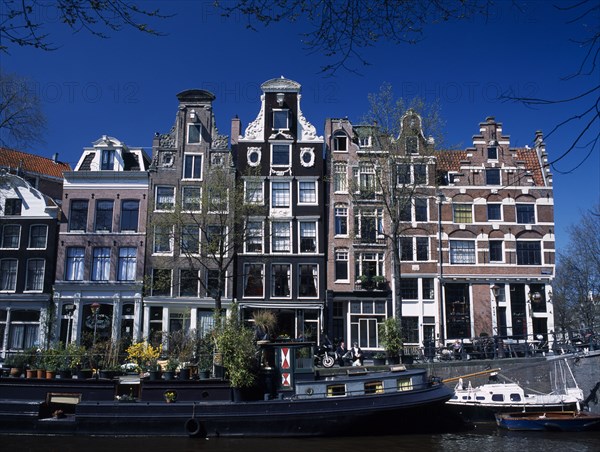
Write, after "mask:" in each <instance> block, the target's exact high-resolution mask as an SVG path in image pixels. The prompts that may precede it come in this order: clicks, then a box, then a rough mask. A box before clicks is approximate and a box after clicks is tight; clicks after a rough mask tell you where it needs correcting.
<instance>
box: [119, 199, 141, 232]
mask: <svg viewBox="0 0 600 452" xmlns="http://www.w3.org/2000/svg"><path fill="white" fill-rule="evenodd" d="M139 216H140V202H139V201H138V200H137V199H124V200H123V201H122V202H121V232H124V231H131V232H137V230H138V221H139Z"/></svg>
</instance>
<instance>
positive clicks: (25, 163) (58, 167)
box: [0, 147, 71, 179]
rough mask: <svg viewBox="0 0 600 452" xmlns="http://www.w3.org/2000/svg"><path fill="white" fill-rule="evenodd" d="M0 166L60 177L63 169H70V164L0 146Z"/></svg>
mask: <svg viewBox="0 0 600 452" xmlns="http://www.w3.org/2000/svg"><path fill="white" fill-rule="evenodd" d="M0 167H3V168H11V169H17V168H19V167H21V168H22V169H23V171H25V172H28V173H37V174H42V175H46V176H50V177H55V178H59V179H62V178H63V172H64V171H71V165H69V164H68V163H63V162H59V161H56V162H55V161H53V160H52V159H49V158H47V157H40V156H39V155H35V154H27V153H26V152H21V151H15V150H14V149H8V148H3V147H0Z"/></svg>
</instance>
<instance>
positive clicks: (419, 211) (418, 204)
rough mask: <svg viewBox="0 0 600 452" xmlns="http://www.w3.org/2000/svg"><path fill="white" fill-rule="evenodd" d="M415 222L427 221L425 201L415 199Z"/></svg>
mask: <svg viewBox="0 0 600 452" xmlns="http://www.w3.org/2000/svg"><path fill="white" fill-rule="evenodd" d="M415 221H428V219H427V199H425V198H417V199H415Z"/></svg>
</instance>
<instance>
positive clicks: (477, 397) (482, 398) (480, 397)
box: [475, 395, 485, 400]
mask: <svg viewBox="0 0 600 452" xmlns="http://www.w3.org/2000/svg"><path fill="white" fill-rule="evenodd" d="M475 399H476V400H485V397H483V396H480V395H478V396H475Z"/></svg>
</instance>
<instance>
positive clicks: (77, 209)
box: [69, 199, 88, 231]
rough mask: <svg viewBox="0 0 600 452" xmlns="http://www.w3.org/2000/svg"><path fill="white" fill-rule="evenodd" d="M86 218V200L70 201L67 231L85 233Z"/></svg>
mask: <svg viewBox="0 0 600 452" xmlns="http://www.w3.org/2000/svg"><path fill="white" fill-rule="evenodd" d="M87 216H88V201H87V199H74V200H72V201H71V211H70V214H69V231H85V230H86V229H87Z"/></svg>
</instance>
